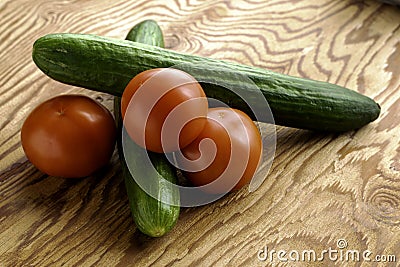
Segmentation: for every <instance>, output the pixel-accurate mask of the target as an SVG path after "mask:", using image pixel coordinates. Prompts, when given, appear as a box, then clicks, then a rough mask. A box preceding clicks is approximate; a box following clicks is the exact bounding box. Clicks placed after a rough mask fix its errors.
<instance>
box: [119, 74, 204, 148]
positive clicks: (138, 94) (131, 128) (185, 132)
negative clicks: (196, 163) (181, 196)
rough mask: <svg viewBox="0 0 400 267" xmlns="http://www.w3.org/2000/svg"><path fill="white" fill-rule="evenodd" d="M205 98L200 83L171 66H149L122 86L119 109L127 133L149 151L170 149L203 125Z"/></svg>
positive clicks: (189, 138) (189, 139) (192, 136)
mask: <svg viewBox="0 0 400 267" xmlns="http://www.w3.org/2000/svg"><path fill="white" fill-rule="evenodd" d="M207 110H208V101H207V98H206V96H205V93H204V91H203V89H202V88H201V86H200V84H199V83H198V82H197V81H196V80H195V78H194V77H192V76H191V75H189V74H188V73H186V72H183V71H180V70H177V69H173V68H158V69H150V70H147V71H144V72H141V73H139V74H138V75H136V76H135V77H134V78H133V79H132V80H131V81H130V82H129V84H128V85H127V87H126V88H125V90H124V92H123V95H122V100H121V113H122V117H123V119H124V126H125V128H126V130H127V132H128V134H129V136H130V137H131V138H132V139H133V141H135V142H136V143H137V144H138V145H140V146H142V147H143V148H146V149H147V150H150V151H153V152H158V153H161V152H172V151H176V150H179V149H180V148H183V147H185V146H186V145H188V144H190V143H191V142H192V141H193V140H194V139H195V138H196V137H197V135H198V133H200V131H201V130H202V129H203V127H204V125H205V122H206V116H207Z"/></svg>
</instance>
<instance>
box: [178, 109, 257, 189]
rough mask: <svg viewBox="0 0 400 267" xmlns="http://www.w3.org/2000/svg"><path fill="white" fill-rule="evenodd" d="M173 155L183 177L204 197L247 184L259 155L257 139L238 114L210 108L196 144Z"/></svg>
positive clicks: (254, 129) (247, 121) (246, 120)
mask: <svg viewBox="0 0 400 267" xmlns="http://www.w3.org/2000/svg"><path fill="white" fill-rule="evenodd" d="M181 152H182V153H176V157H177V162H178V165H179V167H180V168H181V169H183V171H184V175H185V177H187V178H188V180H190V181H191V182H192V183H193V185H195V186H203V185H207V184H209V183H211V182H213V183H212V184H209V185H208V186H207V187H204V188H201V189H203V190H204V191H206V192H208V193H215V194H224V193H227V192H229V191H231V190H238V189H240V188H241V187H243V186H244V185H246V184H247V183H249V182H250V180H251V179H252V177H253V175H254V174H255V172H256V170H257V167H258V164H259V162H260V160H261V154H262V140H261V135H260V133H259V131H258V129H257V127H256V126H255V124H254V123H253V121H252V120H251V119H250V117H248V116H247V115H246V114H245V113H243V112H242V111H239V110H236V109H231V108H210V109H209V112H208V114H207V123H206V125H205V126H204V128H203V130H202V132H201V133H200V134H199V135H198V137H197V138H196V140H194V142H192V143H191V144H190V145H188V146H186V147H185V148H183V149H182V150H181Z"/></svg>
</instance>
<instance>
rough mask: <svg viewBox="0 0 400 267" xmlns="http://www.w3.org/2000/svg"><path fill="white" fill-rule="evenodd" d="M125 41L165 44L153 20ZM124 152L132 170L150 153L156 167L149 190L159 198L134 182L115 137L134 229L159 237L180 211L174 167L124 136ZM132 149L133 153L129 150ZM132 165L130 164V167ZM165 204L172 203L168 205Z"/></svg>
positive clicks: (117, 112) (116, 109) (118, 114)
mask: <svg viewBox="0 0 400 267" xmlns="http://www.w3.org/2000/svg"><path fill="white" fill-rule="evenodd" d="M126 39H127V40H130V41H135V42H142V43H146V44H149V45H157V46H162V47H163V46H164V39H163V34H162V31H161V29H160V27H159V26H158V24H157V23H156V22H155V21H153V20H145V21H142V22H140V23H138V24H136V25H135V26H134V27H133V28H132V29H131V31H130V32H129V33H128V35H127V37H126ZM120 103H121V98H120V97H115V98H114V115H115V120H116V122H117V127H118V130H119V133H122V119H121V108H120ZM124 141H125V143H124V145H125V151H126V152H125V153H127V155H129V157H128V158H129V160H132V162H130V164H132V165H133V166H135V169H140V168H141V166H140V164H141V161H142V158H143V157H146V156H149V158H150V160H151V162H152V163H153V166H154V168H155V169H156V170H157V173H158V176H157V177H156V179H155V181H156V182H157V184H154V185H152V189H153V190H156V191H157V192H156V193H157V194H158V196H159V200H157V199H155V198H153V197H152V196H150V195H148V194H147V193H146V192H145V191H143V190H142V189H141V188H140V187H139V185H138V184H137V183H136V182H135V180H134V178H133V177H132V174H131V172H130V171H129V169H128V166H127V162H126V160H127V159H126V158H125V156H124V153H123V148H122V139H121V136H119V138H118V152H119V158H120V162H121V166H122V174H123V176H124V180H125V186H126V190H127V194H128V198H129V205H130V209H131V213H132V217H133V219H134V221H135V224H136V226H137V228H138V229H139V230H140V231H141V232H142V233H144V234H146V235H148V236H151V237H160V236H162V235H164V234H166V233H168V232H169V231H170V230H171V229H172V228H173V227H174V225H175V224H176V222H177V220H178V217H179V213H180V207H179V201H180V197H179V190H178V189H177V188H176V187H173V186H171V184H170V183H168V181H169V182H171V183H176V182H177V177H176V170H175V168H174V167H173V166H171V164H170V163H169V161H168V160H167V158H166V157H165V155H164V154H159V153H153V152H150V151H146V150H145V149H142V148H140V147H138V146H137V145H136V144H135V143H134V142H133V141H132V140H129V139H125V140H124ZM130 151H135V153H130ZM132 165H131V166H132ZM136 175H148V174H147V173H138V174H136ZM166 203H173V204H174V205H169V204H166Z"/></svg>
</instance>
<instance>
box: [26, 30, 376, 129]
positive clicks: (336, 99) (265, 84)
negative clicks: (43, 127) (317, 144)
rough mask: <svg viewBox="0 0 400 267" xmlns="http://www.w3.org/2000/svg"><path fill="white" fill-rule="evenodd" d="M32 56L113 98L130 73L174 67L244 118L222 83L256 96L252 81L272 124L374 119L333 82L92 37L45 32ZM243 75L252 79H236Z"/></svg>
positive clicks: (366, 106)
mask: <svg viewBox="0 0 400 267" xmlns="http://www.w3.org/2000/svg"><path fill="white" fill-rule="evenodd" d="M32 56H33V60H34V62H35V63H36V65H37V66H38V67H39V68H40V69H41V70H42V71H43V72H44V73H46V74H47V75H48V76H50V77H52V78H54V79H56V80H58V81H60V82H64V83H68V84H72V85H77V86H81V87H85V88H89V89H94V90H97V91H102V92H107V93H110V94H113V95H116V96H120V95H121V94H122V92H123V90H124V88H125V86H126V85H127V83H128V82H129V80H130V79H131V78H132V77H133V76H134V75H136V74H138V73H140V72H142V71H144V70H147V69H151V68H160V67H171V66H176V67H177V68H180V69H182V70H184V71H187V72H188V73H190V74H192V75H193V76H195V78H196V79H197V80H199V81H200V82H201V81H212V83H210V82H207V83H203V84H202V86H203V89H204V91H205V93H206V95H207V97H211V98H216V99H218V100H221V101H223V102H225V103H227V104H228V105H230V106H231V107H233V108H238V109H240V110H243V111H244V112H247V113H248V114H249V115H250V116H251V115H252V113H251V111H250V109H249V107H248V106H247V104H246V103H245V102H244V101H243V100H242V99H241V98H240V97H238V96H237V95H236V94H234V93H232V92H230V91H229V90H227V89H226V87H228V88H235V89H236V90H237V92H239V93H242V94H247V95H248V96H250V97H252V96H253V97H254V98H257V97H258V95H257V94H254V93H253V91H252V90H254V85H253V84H252V82H254V84H255V85H257V86H258V88H259V89H260V90H261V91H262V94H263V95H264V96H265V98H266V99H267V101H268V103H269V106H270V108H271V110H272V114H273V116H274V119H275V123H276V124H279V125H284V126H290V127H297V128H304V129H311V130H322V131H339V132H340V131H348V130H353V129H357V128H360V127H362V126H364V125H365V124H367V123H369V122H371V121H373V120H375V119H376V118H377V117H378V116H379V113H380V107H379V105H378V104H377V103H375V102H374V101H373V100H372V99H370V98H368V97H367V96H364V95H361V94H359V93H357V92H355V91H352V90H349V89H346V88H344V87H341V86H338V85H334V84H330V83H326V82H320V81H314V80H308V79H303V78H297V77H292V76H288V75H284V74H279V73H274V72H272V71H268V70H265V69H261V68H256V67H250V66H245V65H240V64H235V63H230V62H226V61H221V60H216V59H210V58H204V57H198V56H193V55H186V54H181V53H178V52H174V51H170V50H166V49H163V48H159V47H155V46H150V45H146V44H141V43H135V42H129V41H123V40H116V39H112V38H105V37H99V36H95V35H84V34H69V33H63V34H49V35H46V36H43V37H41V38H39V39H38V40H36V42H35V44H34V46H33V53H32ZM189 63H193V64H189ZM243 76H245V77H248V78H249V79H250V80H251V81H252V82H247V81H246V80H243V81H241V80H242V79H240V77H243ZM238 77H239V78H238ZM258 108H264V107H258Z"/></svg>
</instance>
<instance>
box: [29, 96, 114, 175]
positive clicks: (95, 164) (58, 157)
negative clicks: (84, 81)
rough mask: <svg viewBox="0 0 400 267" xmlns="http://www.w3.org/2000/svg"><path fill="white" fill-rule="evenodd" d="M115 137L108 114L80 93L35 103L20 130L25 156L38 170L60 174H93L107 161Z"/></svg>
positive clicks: (110, 117)
mask: <svg viewBox="0 0 400 267" xmlns="http://www.w3.org/2000/svg"><path fill="white" fill-rule="evenodd" d="M115 140H116V127H115V123H114V119H113V117H112V115H111V113H110V112H109V111H108V110H107V109H106V108H105V107H104V106H102V105H101V104H100V103H98V102H96V101H94V100H92V99H91V98H89V97H86V96H81V95H61V96H57V97H55V98H52V99H50V100H47V101H45V102H44V103H42V104H40V105H39V106H37V107H36V108H35V109H34V110H33V111H32V112H31V113H30V114H29V116H28V117H27V118H26V120H25V122H24V123H23V125H22V129H21V142H22V147H23V149H24V151H25V154H26V156H27V158H28V159H29V160H30V161H31V162H32V164H33V165H35V166H36V167H37V168H38V169H39V170H40V171H42V172H44V173H46V174H48V175H52V176H59V177H66V178H77V177H84V176H88V175H90V174H92V173H93V172H94V171H96V170H97V169H99V168H100V167H102V166H104V165H105V164H107V163H108V161H109V160H110V157H111V155H112V153H113V150H114V147H115Z"/></svg>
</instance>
